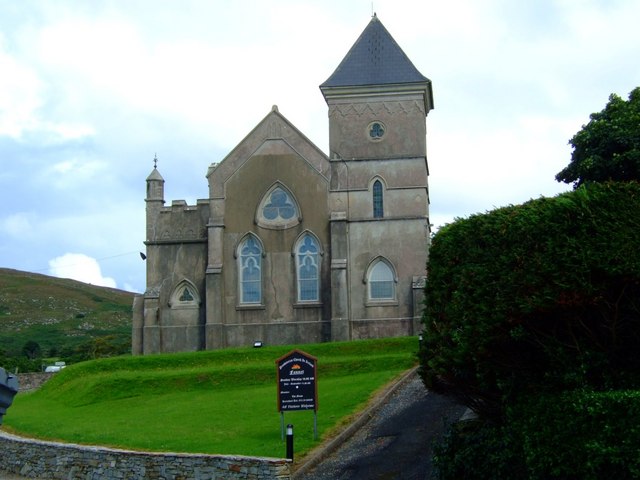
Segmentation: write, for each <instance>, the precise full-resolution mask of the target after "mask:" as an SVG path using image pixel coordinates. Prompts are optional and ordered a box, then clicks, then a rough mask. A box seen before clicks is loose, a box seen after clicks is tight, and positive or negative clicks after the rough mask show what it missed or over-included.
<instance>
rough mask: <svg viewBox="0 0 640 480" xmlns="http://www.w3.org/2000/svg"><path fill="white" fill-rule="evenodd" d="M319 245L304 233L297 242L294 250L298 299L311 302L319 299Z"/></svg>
mask: <svg viewBox="0 0 640 480" xmlns="http://www.w3.org/2000/svg"><path fill="white" fill-rule="evenodd" d="M318 259H319V247H318V242H317V241H316V239H315V238H314V237H313V236H312V235H310V234H308V233H307V234H305V236H304V237H302V239H301V240H300V242H298V249H297V252H296V262H297V272H298V301H300V302H313V301H316V302H317V301H318V300H319V299H320V288H319V286H320V275H319V273H320V266H319V263H318Z"/></svg>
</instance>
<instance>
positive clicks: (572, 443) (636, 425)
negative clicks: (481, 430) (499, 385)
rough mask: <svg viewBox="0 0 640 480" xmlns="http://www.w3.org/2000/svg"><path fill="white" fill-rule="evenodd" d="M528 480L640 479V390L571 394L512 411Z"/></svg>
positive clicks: (531, 402) (523, 404)
mask: <svg viewBox="0 0 640 480" xmlns="http://www.w3.org/2000/svg"><path fill="white" fill-rule="evenodd" d="M509 410H510V411H509V415H508V417H509V424H510V426H511V428H512V430H513V431H517V432H518V434H519V435H520V437H521V444H522V451H523V452H524V460H525V462H526V464H527V469H528V472H529V478H536V479H537V478H541V479H542V478H558V479H576V480H578V479H580V480H599V479H603V478H615V479H616V480H624V479H636V478H640V456H639V455H638V452H640V391H612V392H589V391H571V392H563V393H561V394H557V395H546V396H541V397H532V398H530V399H528V400H526V401H524V402H519V403H518V404H517V406H516V407H513V408H510V409H509Z"/></svg>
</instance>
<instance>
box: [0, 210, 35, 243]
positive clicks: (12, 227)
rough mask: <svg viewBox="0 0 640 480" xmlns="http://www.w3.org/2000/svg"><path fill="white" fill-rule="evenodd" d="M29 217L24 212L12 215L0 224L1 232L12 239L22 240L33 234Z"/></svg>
mask: <svg viewBox="0 0 640 480" xmlns="http://www.w3.org/2000/svg"><path fill="white" fill-rule="evenodd" d="M30 217H31V215H29V214H28V213H24V212H19V213H13V214H11V215H9V216H7V217H6V218H3V219H2V221H1V222H0V225H2V227H1V228H2V231H3V232H4V233H5V234H7V235H9V236H12V237H14V238H18V239H24V238H25V237H30V236H31V235H32V234H33V225H32V223H31V220H30Z"/></svg>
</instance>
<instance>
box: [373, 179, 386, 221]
mask: <svg viewBox="0 0 640 480" xmlns="http://www.w3.org/2000/svg"><path fill="white" fill-rule="evenodd" d="M382 217H384V204H383V198H382V182H381V181H380V180H376V181H375V182H373V218H382Z"/></svg>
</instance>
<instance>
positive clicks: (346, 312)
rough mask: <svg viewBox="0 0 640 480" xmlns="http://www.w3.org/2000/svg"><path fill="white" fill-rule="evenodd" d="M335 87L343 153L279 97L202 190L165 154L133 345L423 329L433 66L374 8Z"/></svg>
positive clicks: (175, 347) (154, 347)
mask: <svg viewBox="0 0 640 480" xmlns="http://www.w3.org/2000/svg"><path fill="white" fill-rule="evenodd" d="M320 90H321V92H322V95H323V96H324V98H325V101H326V103H327V106H328V117H329V154H328V155H327V154H326V153H324V152H323V151H322V150H320V148H318V147H317V146H316V145H314V144H313V143H312V142H311V141H310V140H309V139H308V138H307V137H306V136H305V135H304V134H303V133H302V132H300V131H299V130H298V129H297V128H296V127H295V126H294V125H293V124H292V123H291V122H289V120H287V119H286V118H285V116H284V115H283V114H282V113H280V112H279V111H278V108H277V107H275V106H274V107H273V109H272V110H271V111H270V112H269V113H268V114H267V115H266V117H264V119H263V120H262V121H261V122H260V123H258V125H256V127H255V128H254V129H253V130H252V131H251V132H249V134H248V135H247V136H246V137H245V138H244V140H242V141H241V142H240V143H239V144H238V145H237V146H236V147H235V148H234V149H233V150H232V151H231V152H230V153H229V154H228V155H227V156H226V157H225V158H224V159H222V160H221V161H219V162H217V163H212V164H211V165H210V166H209V168H208V171H207V172H206V178H207V181H208V185H209V197H208V198H206V199H202V200H198V201H197V202H196V205H188V204H187V203H186V202H185V201H183V200H173V201H172V202H171V205H170V206H166V205H165V199H164V179H163V177H162V176H161V174H160V172H159V171H158V169H157V168H156V167H155V166H154V168H153V170H152V172H151V174H150V175H149V176H148V178H147V181H146V183H147V190H146V199H145V202H146V241H145V245H146V269H147V271H146V274H147V285H146V291H145V292H144V294H143V295H139V296H137V297H136V298H135V300H134V305H133V310H134V312H133V345H132V352H133V353H134V354H148V353H162V352H178V351H192V350H204V349H219V348H226V347H234V346H251V345H254V343H255V342H262V343H263V344H265V345H274V344H280V345H282V344H285V345H290V344H304V343H315V342H328V341H343V340H355V339H365V338H379V337H391V336H405V335H417V334H418V332H419V330H420V316H421V310H422V298H423V288H424V280H425V273H426V262H427V255H428V246H429V237H430V227H429V189H428V184H427V177H428V166H427V154H426V116H427V114H428V113H429V111H430V110H431V109H432V108H433V94H432V90H431V81H430V80H429V79H428V78H426V77H424V76H423V75H422V74H421V73H420V72H419V71H418V70H417V69H416V67H415V66H414V65H413V64H412V63H411V61H410V60H409V58H408V57H407V56H406V55H405V53H404V52H403V51H402V49H401V48H400V46H399V45H398V44H397V43H396V41H395V40H394V39H393V37H392V36H391V35H390V34H389V32H388V31H387V29H386V28H385V27H384V26H383V25H382V23H381V22H380V20H379V19H378V18H377V17H376V16H375V15H374V16H373V18H372V19H371V21H370V22H369V24H368V25H367V27H366V28H365V30H364V31H363V32H362V34H361V35H360V37H359V38H358V39H357V40H356V42H355V44H354V45H353V46H352V47H351V49H350V50H349V51H348V53H347V54H346V56H345V57H344V59H343V60H342V62H341V63H340V64H339V65H338V67H337V68H336V70H335V71H334V72H333V74H331V76H329V78H328V79H327V80H326V81H325V82H324V83H322V84H321V85H320ZM203 173H204V171H203Z"/></svg>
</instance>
